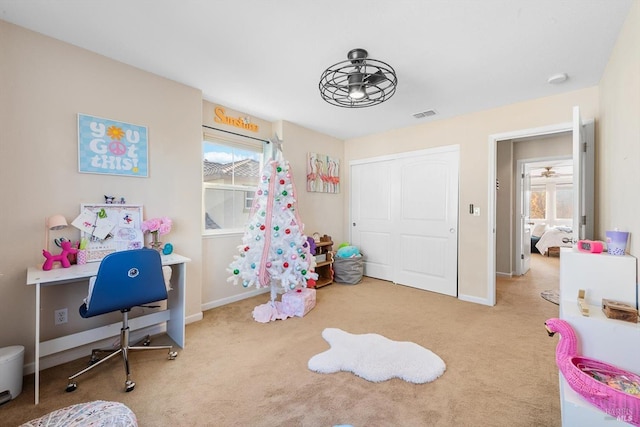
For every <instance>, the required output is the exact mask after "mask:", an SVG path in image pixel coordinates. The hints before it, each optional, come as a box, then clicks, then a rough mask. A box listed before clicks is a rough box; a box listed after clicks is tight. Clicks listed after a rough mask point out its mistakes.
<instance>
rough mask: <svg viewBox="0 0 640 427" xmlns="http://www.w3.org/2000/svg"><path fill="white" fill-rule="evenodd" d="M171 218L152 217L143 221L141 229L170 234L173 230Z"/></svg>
mask: <svg viewBox="0 0 640 427" xmlns="http://www.w3.org/2000/svg"><path fill="white" fill-rule="evenodd" d="M171 224H172V222H171V220H170V219H169V218H167V217H162V218H152V219H148V220H146V221H143V222H142V225H141V227H140V228H141V229H142V231H143V232H147V231H148V232H150V233H158V234H160V235H162V234H168V233H169V232H170V231H171Z"/></svg>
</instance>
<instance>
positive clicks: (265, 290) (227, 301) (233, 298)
mask: <svg viewBox="0 0 640 427" xmlns="http://www.w3.org/2000/svg"><path fill="white" fill-rule="evenodd" d="M270 291H271V290H270V289H269V288H263V289H255V290H253V291H249V292H243V293H241V294H238V295H234V296H231V297H227V298H222V299H217V300H214V301H209V302H207V303H204V304H202V305H201V306H200V307H201V309H202V311H207V310H211V309H212V308H216V307H221V306H223V305H227V304H231V303H232V302H236V301H241V300H243V299H247V298H251V297H254V296H256V295H261V294H266V293H268V292H270ZM187 323H188V322H187Z"/></svg>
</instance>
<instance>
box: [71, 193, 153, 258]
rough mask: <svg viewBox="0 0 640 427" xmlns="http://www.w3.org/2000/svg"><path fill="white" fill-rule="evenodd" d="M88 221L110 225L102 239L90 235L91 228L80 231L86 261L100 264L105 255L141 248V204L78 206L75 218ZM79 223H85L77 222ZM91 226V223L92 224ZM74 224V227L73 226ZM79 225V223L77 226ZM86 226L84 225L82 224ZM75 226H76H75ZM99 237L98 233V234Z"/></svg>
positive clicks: (142, 236) (142, 244)
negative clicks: (78, 211) (78, 214)
mask: <svg viewBox="0 0 640 427" xmlns="http://www.w3.org/2000/svg"><path fill="white" fill-rule="evenodd" d="M81 217H83V218H85V219H86V220H87V221H86V222H89V223H91V221H95V222H94V223H97V222H98V221H106V222H107V223H108V224H109V225H108V227H111V226H113V227H112V228H111V229H110V231H109V232H108V233H107V235H106V237H105V238H104V239H101V238H99V237H98V236H96V235H94V234H93V233H92V232H91V231H90V230H91V227H83V228H81V227H78V228H80V237H81V238H82V239H86V242H87V244H86V247H85V250H86V254H87V262H96V261H101V260H102V259H103V258H104V257H105V256H107V255H109V254H110V253H113V252H117V251H125V250H129V249H141V248H143V247H144V233H143V232H142V221H143V218H144V217H143V207H142V205H133V204H132V205H127V204H104V203H99V204H81V205H80V216H78V218H76V220H74V222H76V221H77V220H79V218H81ZM79 222H85V221H84V220H82V219H80V221H79ZM94 223H92V224H94ZM74 225H75V224H74ZM80 225H81V226H82V225H83V224H80ZM84 225H85V226H86V223H85V224H84ZM76 226H77V225H76ZM100 236H102V234H101V235H100Z"/></svg>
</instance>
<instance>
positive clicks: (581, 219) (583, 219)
mask: <svg viewBox="0 0 640 427" xmlns="http://www.w3.org/2000/svg"><path fill="white" fill-rule="evenodd" d="M580 225H587V216H586V215H582V217H580Z"/></svg>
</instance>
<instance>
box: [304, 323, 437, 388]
mask: <svg viewBox="0 0 640 427" xmlns="http://www.w3.org/2000/svg"><path fill="white" fill-rule="evenodd" d="M322 337H323V338H324V339H325V340H326V341H327V342H328V343H329V345H330V346H331V348H330V349H329V350H327V351H324V352H322V353H320V354H316V355H315V356H313V357H312V358H311V359H309V363H308V366H309V369H311V370H312V371H315V372H319V373H321V374H332V373H335V372H338V371H348V372H353V373H354V374H356V375H357V376H359V377H362V378H364V379H365V380H368V381H372V382H381V381H386V380H389V379H391V378H400V379H402V380H405V381H408V382H411V383H415V384H422V383H427V382H431V381H433V380H435V379H436V378H438V377H440V376H441V375H442V374H443V373H444V371H445V369H446V365H445V363H444V361H443V360H442V359H441V358H440V357H439V356H438V355H437V354H435V353H433V352H432V351H430V350H427V349H426V348H424V347H422V346H420V345H418V344H416V343H413V342H409V341H392V340H390V339H388V338H385V337H383V336H382V335H378V334H361V335H358V334H350V333H349V332H345V331H343V330H341V329H337V328H326V329H325V330H324V331H322Z"/></svg>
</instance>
